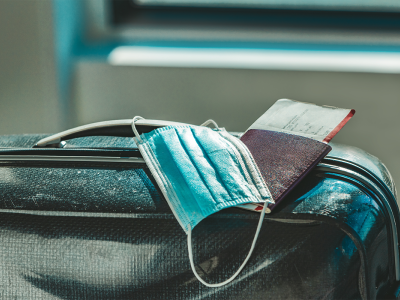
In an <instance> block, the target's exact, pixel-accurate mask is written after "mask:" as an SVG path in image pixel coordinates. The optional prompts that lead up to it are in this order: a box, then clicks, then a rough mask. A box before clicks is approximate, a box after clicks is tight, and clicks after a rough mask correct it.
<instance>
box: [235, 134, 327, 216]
mask: <svg viewBox="0 0 400 300" xmlns="http://www.w3.org/2000/svg"><path fill="white" fill-rule="evenodd" d="M240 140H241V141H242V142H243V143H244V144H245V145H246V146H247V148H248V149H249V151H250V153H251V154H252V155H253V158H254V161H255V162H256V164H257V166H258V168H259V170H260V172H261V174H262V176H263V178H264V181H265V183H266V184H267V186H268V188H269V190H270V192H271V194H272V197H273V198H274V200H275V204H270V205H268V207H269V208H270V209H271V210H273V209H274V208H275V207H276V206H277V205H278V204H279V202H280V201H281V200H282V199H283V198H284V197H285V196H286V195H287V194H288V193H289V192H290V191H291V190H292V189H293V188H294V187H295V186H296V185H297V184H298V183H299V182H300V181H301V180H302V179H303V178H304V176H306V175H307V173H308V172H310V171H311V170H312V168H313V167H314V166H316V165H317V164H318V163H319V162H320V161H321V159H322V158H324V157H325V156H326V155H327V154H328V153H329V151H331V150H332V148H331V146H329V145H327V144H325V143H323V142H320V141H317V140H314V139H311V138H307V137H303V136H299V135H294V134H289V133H284V132H278V131H270V130H261V129H250V130H248V131H247V132H246V133H245V134H244V135H243V136H242V137H241V138H240Z"/></svg>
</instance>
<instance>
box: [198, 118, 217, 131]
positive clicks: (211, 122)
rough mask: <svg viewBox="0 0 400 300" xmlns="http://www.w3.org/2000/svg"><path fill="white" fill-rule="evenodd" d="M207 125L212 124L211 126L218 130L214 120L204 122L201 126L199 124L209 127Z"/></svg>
mask: <svg viewBox="0 0 400 300" xmlns="http://www.w3.org/2000/svg"><path fill="white" fill-rule="evenodd" d="M209 124H213V125H214V126H215V128H217V129H218V130H219V127H218V124H217V123H216V122H215V121H214V120H212V119H209V120H207V121H205V122H204V123H203V124H201V125H200V126H207V125H209Z"/></svg>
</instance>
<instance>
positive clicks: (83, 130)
mask: <svg viewBox="0 0 400 300" xmlns="http://www.w3.org/2000/svg"><path fill="white" fill-rule="evenodd" d="M135 125H136V128H137V130H138V132H139V133H146V132H150V131H152V130H153V129H154V128H159V127H164V126H169V125H175V126H176V125H189V124H185V123H179V122H170V121H160V120H149V119H142V120H138V121H136V122H135ZM85 136H121V137H133V136H135V135H134V133H133V131H132V119H124V120H113V121H104V122H97V123H91V124H87V125H83V126H79V127H75V128H72V129H68V130H65V131H62V132H60V133H56V134H54V135H51V136H49V137H46V138H44V139H41V140H40V141H39V142H37V143H36V145H35V146H33V148H43V147H51V148H62V147H63V146H64V145H65V143H62V142H63V141H66V140H70V139H74V138H78V137H85Z"/></svg>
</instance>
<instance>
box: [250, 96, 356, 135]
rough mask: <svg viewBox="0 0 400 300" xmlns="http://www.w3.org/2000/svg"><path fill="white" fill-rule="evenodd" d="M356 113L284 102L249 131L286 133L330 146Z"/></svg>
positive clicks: (276, 105) (274, 106) (283, 100)
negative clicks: (330, 142)
mask: <svg viewBox="0 0 400 300" xmlns="http://www.w3.org/2000/svg"><path fill="white" fill-rule="evenodd" d="M354 113H355V110H354V109H345V108H337V107H333V106H325V105H324V106H319V105H316V104H313V103H305V102H299V101H294V100H289V99H281V100H278V101H276V102H275V104H274V105H272V106H271V107H270V108H269V109H268V110H267V111H266V112H265V113H264V114H263V115H262V116H261V117H260V118H258V119H257V121H255V122H254V123H253V125H251V126H250V128H249V129H263V130H271V131H280V132H286V133H290V134H296V135H301V136H304V137H308V138H312V139H315V140H318V141H321V142H324V143H329V141H330V140H331V139H332V138H333V137H334V136H335V135H336V133H338V132H339V131H340V129H342V127H343V126H344V125H345V124H346V123H347V121H348V120H350V119H351V117H352V116H353V115H354ZM249 129H248V130H249Z"/></svg>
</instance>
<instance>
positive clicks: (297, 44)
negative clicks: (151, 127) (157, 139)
mask: <svg viewBox="0 0 400 300" xmlns="http://www.w3.org/2000/svg"><path fill="white" fill-rule="evenodd" d="M399 29H400V2H399V1H397V0H362V1H361V0H329V1H328V0H251V1H246V0H212V1H211V0H79V1H78V0H0V134H21V133H55V132H58V131H61V130H65V129H68V128H71V127H75V126H78V125H82V124H86V123H91V122H96V121H103V120H111V119H127V118H132V117H133V116H135V115H141V116H143V117H145V118H152V119H166V120H175V121H181V122H188V123H194V124H200V123H202V122H203V121H205V120H206V119H209V118H213V119H214V120H216V121H217V123H218V124H219V125H220V126H223V127H226V128H227V130H231V131H244V130H246V129H247V128H248V127H249V126H250V125H251V124H252V123H253V122H254V121H255V120H256V119H257V118H258V117H259V116H260V115H261V114H262V113H264V112H265V111H266V110H267V109H268V108H269V107H270V106H271V105H272V104H273V103H274V102H275V101H276V100H278V99H280V98H290V99H295V100H299V101H305V102H313V103H317V104H320V105H324V104H325V105H331V106H338V107H343V108H354V109H355V110H356V115H355V116H354V118H353V119H352V120H350V122H349V123H348V124H347V125H346V126H345V127H344V129H343V130H342V131H341V132H340V133H339V134H338V135H337V136H336V137H335V138H334V139H333V142H339V143H344V144H349V145H353V146H357V147H360V148H362V149H364V150H366V151H368V152H370V153H371V154H373V155H375V156H377V157H379V158H380V159H381V160H382V161H383V162H384V163H385V164H386V165H387V166H388V168H389V170H390V171H391V172H392V175H393V176H394V178H395V181H396V182H397V183H398V184H399V183H400V157H399V155H398V149H399V146H400V142H399V139H398V136H399V131H400V118H399V116H398V114H399V112H400V81H399V79H400V77H399V76H400V30H399Z"/></svg>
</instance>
